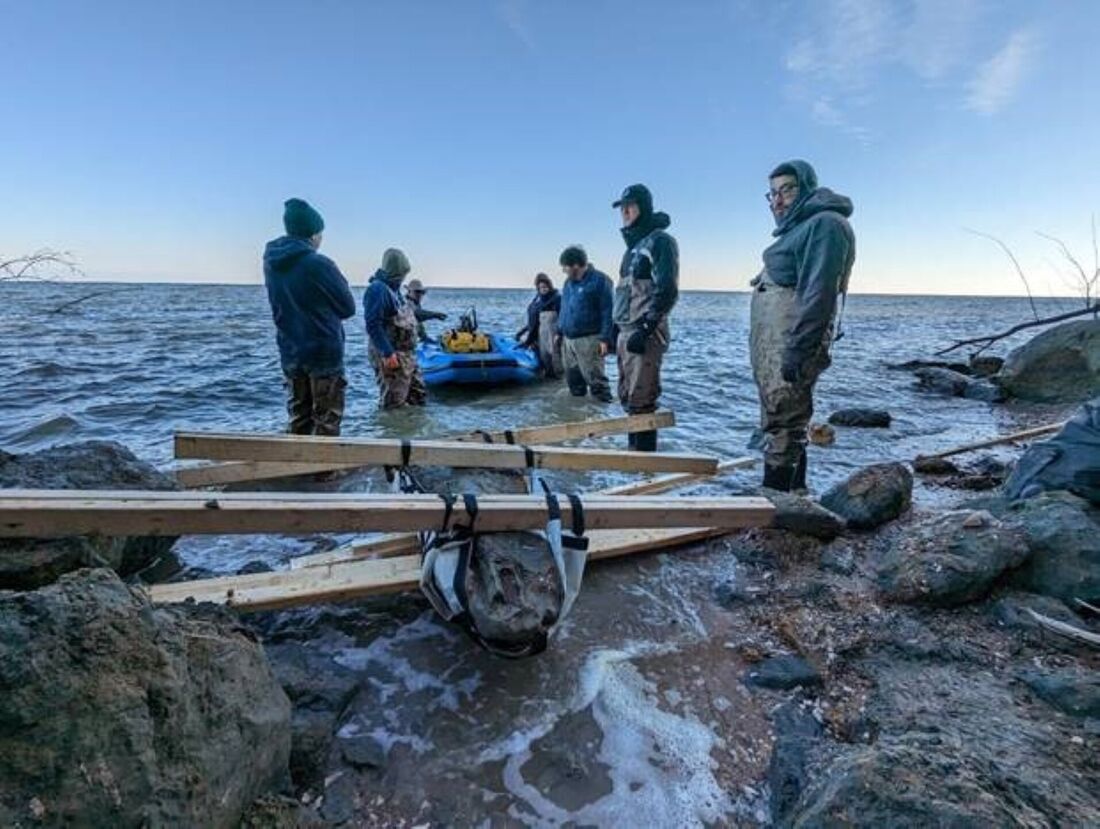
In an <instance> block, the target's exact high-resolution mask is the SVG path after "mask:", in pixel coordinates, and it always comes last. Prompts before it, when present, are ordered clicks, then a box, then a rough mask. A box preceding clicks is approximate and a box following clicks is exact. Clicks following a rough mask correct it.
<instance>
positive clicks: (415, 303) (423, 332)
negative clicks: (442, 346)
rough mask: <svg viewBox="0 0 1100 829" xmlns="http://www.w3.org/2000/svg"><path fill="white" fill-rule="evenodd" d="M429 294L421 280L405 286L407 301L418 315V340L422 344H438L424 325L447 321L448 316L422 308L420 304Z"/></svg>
mask: <svg viewBox="0 0 1100 829" xmlns="http://www.w3.org/2000/svg"><path fill="white" fill-rule="evenodd" d="M426 293H428V289H427V288H425V287H424V283H423V282H421V281H420V280H419V279H410V280H409V284H408V285H406V286H405V299H406V300H408V302H410V303H411V304H412V307H413V313H414V314H415V315H416V338H417V340H419V341H420V342H422V343H434V342H438V341H437V340H433V339H432V338H431V337H429V336H428V329H427V328H426V327H425V326H424V323H425V322H427V321H428V320H445V319H447V315H446V314H444V313H443V312H442V311H429V310H428V309H427V308H422V307H421V305H420V303H421V302H423V301H424V295H425V294H426Z"/></svg>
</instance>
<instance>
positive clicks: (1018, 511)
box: [1005, 492, 1100, 604]
mask: <svg viewBox="0 0 1100 829" xmlns="http://www.w3.org/2000/svg"><path fill="white" fill-rule="evenodd" d="M1005 523H1007V524H1009V525H1010V526H1013V527H1017V528H1018V529H1019V530H1020V531H1021V532H1022V533H1023V535H1024V537H1025V538H1026V539H1027V545H1028V548H1029V549H1030V551H1031V556H1030V558H1029V559H1028V561H1027V563H1026V564H1024V565H1023V566H1022V567H1021V568H1020V569H1019V570H1017V571H1016V573H1015V575H1014V576H1013V581H1014V582H1015V584H1016V585H1017V586H1019V587H1022V588H1023V589H1024V590H1030V591H1032V592H1034V593H1042V594H1043V595H1046V596H1054V597H1055V598H1058V599H1062V600H1064V601H1067V602H1069V603H1070V604H1072V603H1073V601H1074V599H1083V600H1085V601H1100V511H1097V510H1096V509H1095V508H1093V507H1092V506H1091V505H1090V504H1089V502H1088V501H1085V500H1084V499H1082V498H1078V497H1077V496H1076V495H1072V494H1070V493H1068V492H1045V493H1043V494H1042V495H1039V496H1037V497H1035V498H1030V499H1028V500H1026V501H1018V502H1016V503H1015V504H1013V505H1012V508H1011V509H1010V510H1009V512H1008V513H1007V515H1006V516H1005Z"/></svg>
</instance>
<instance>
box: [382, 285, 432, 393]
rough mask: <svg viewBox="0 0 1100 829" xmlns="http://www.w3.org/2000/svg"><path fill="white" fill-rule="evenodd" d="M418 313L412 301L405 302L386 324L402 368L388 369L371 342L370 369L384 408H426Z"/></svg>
mask: <svg viewBox="0 0 1100 829" xmlns="http://www.w3.org/2000/svg"><path fill="white" fill-rule="evenodd" d="M416 326H417V322H416V310H415V308H414V307H413V304H412V303H411V302H402V303H401V304H399V305H398V306H397V313H396V314H394V315H393V316H392V317H391V318H390V319H388V320H386V322H385V332H386V337H387V339H389V341H390V345H391V346H393V350H394V353H395V354H396V355H397V359H398V361H399V365H398V366H397V368H395V369H388V368H386V367H385V366H384V365H383V362H382V360H383V357H382V354H381V353H380V352H379V351H378V350H377V349H376V348H375V347H374V343H371V344H370V346H369V348H368V355H369V357H370V363H371V366H372V367H373V368H374V376H375V380H376V381H377V383H378V393H379V405H380V406H381V407H382V408H383V409H394V408H397V407H399V406H405V405H413V406H423V405H424V404H425V403H426V402H427V399H428V390H427V386H425V385H424V378H423V377H422V376H421V374H420V366H419V365H418V364H417V361H416V341H417V334H416Z"/></svg>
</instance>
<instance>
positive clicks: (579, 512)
mask: <svg viewBox="0 0 1100 829" xmlns="http://www.w3.org/2000/svg"><path fill="white" fill-rule="evenodd" d="M566 497H567V498H568V499H569V506H570V508H571V511H572V513H573V535H575V536H577V537H580V536H582V535H584V504H582V503H581V498H580V496H579V495H577V493H575V492H569V493H567V494H566Z"/></svg>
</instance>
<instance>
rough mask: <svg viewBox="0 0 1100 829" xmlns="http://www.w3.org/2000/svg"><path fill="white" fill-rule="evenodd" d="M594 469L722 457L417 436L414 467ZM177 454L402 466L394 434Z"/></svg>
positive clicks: (236, 440)
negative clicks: (450, 439)
mask: <svg viewBox="0 0 1100 829" xmlns="http://www.w3.org/2000/svg"><path fill="white" fill-rule="evenodd" d="M528 452H529V453H530V461H531V465H533V466H534V467H536V468H541V469H572V470H594V469H609V470H615V471H618V472H690V473H694V474H703V475H712V474H714V472H715V471H716V470H717V467H718V461H717V460H716V459H715V458H712V457H707V456H705V455H689V454H680V453H670V452H631V451H626V450H618V449H587V448H576V447H569V448H564V447H554V446H528V447H523V446H509V445H507V444H478V443H463V442H460V441H445V440H415V441H412V442H411V444H410V453H409V461H408V463H409V465H410V466H447V467H457V468H474V467H476V468H485V469H525V468H527V467H528ZM176 457H177V458H210V459H212V460H245V461H281V462H287V461H289V462H293V463H303V462H309V463H312V462H317V463H321V462H332V463H354V464H358V465H360V466H401V464H402V451H401V441H399V440H393V439H391V438H331V437H313V436H309V437H307V436H290V435H249V434H223V435H214V434H210V435H202V434H188V433H177V434H176Z"/></svg>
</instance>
